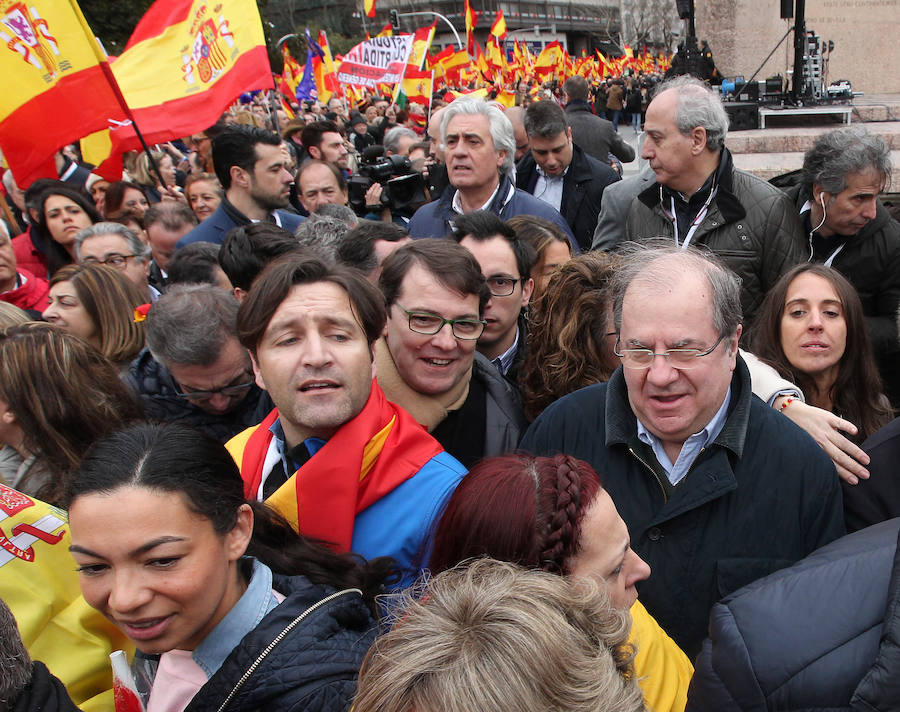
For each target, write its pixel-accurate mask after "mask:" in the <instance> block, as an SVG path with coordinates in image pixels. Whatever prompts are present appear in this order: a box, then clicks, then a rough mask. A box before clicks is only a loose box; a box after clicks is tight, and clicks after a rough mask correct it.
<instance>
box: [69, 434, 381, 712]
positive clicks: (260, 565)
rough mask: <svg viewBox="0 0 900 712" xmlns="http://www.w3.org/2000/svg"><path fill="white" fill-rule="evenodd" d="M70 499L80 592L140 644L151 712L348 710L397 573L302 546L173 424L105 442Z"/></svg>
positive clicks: (216, 452) (228, 468)
mask: <svg viewBox="0 0 900 712" xmlns="http://www.w3.org/2000/svg"><path fill="white" fill-rule="evenodd" d="M67 500H68V505H69V522H70V528H71V534H72V547H71V551H72V553H73V555H74V557H75V559H76V561H77V563H78V565H79V568H78V571H79V578H80V581H81V588H82V592H83V593H84V597H85V599H86V600H87V602H88V603H89V604H90V605H92V606H93V607H94V608H96V609H97V610H99V611H100V612H101V613H103V614H104V615H105V616H107V617H108V618H109V619H110V620H111V621H112V622H113V623H115V624H116V625H117V626H118V627H119V628H120V629H121V630H122V632H124V633H125V635H127V636H128V637H129V638H130V639H131V640H132V641H133V642H134V644H135V646H136V648H137V650H138V653H137V655H136V658H135V665H134V667H135V668H140V669H141V670H142V671H143V673H144V675H145V676H146V677H147V678H148V679H149V692H148V693H147V710H148V712H157V711H159V710H166V711H167V712H168V711H172V710H184V709H187V710H209V709H219V710H225V709H227V710H230V711H232V712H236V711H239V710H251V709H283V710H300V709H302V710H329V711H330V710H335V711H336V710H346V709H347V708H348V707H349V705H350V701H351V700H352V698H353V694H354V691H355V687H356V675H357V671H358V670H359V666H360V664H361V663H362V659H363V656H364V655H365V653H366V650H367V649H368V647H369V645H370V644H371V643H372V641H373V640H374V637H375V620H374V618H373V612H374V610H375V596H376V595H377V594H378V593H380V592H381V590H382V585H383V583H384V581H385V579H386V578H387V576H388V575H389V573H390V570H391V566H392V562H391V560H389V559H376V560H374V561H372V562H370V563H368V564H365V563H363V562H362V561H360V560H358V559H356V558H354V557H353V556H351V555H342V554H336V553H334V552H333V551H331V550H330V549H327V548H326V547H325V546H324V545H322V544H321V543H320V542H316V541H311V540H308V539H304V538H302V537H300V536H298V535H297V534H296V533H295V532H294V531H293V530H292V529H291V527H290V525H289V524H288V523H287V522H286V521H284V520H283V519H282V518H281V517H280V516H279V515H278V514H276V513H275V512H274V511H273V510H271V509H269V508H268V507H267V506H265V505H264V504H261V503H258V502H247V501H245V500H244V496H243V484H242V481H241V478H240V474H239V473H238V470H237V467H236V466H235V464H234V461H233V460H232V458H231V456H230V455H229V454H228V452H227V451H226V450H225V448H224V447H222V446H221V445H220V444H219V443H217V442H215V441H214V440H212V439H210V438H208V437H207V436H205V435H203V434H202V433H200V432H198V431H195V430H192V429H190V428H186V427H184V426H180V425H175V424H160V425H147V424H142V425H136V426H133V427H130V428H128V429H126V430H122V431H120V432H118V433H115V434H114V435H111V436H110V437H108V438H106V439H105V440H103V441H101V442H99V443H98V444H97V445H95V446H94V447H93V448H92V449H91V450H90V451H89V452H88V454H87V455H86V456H85V458H84V460H83V461H82V464H81V467H80V469H79V471H78V472H77V473H76V475H75V476H74V477H73V478H72V482H71V485H70V487H69V492H68V497H67Z"/></svg>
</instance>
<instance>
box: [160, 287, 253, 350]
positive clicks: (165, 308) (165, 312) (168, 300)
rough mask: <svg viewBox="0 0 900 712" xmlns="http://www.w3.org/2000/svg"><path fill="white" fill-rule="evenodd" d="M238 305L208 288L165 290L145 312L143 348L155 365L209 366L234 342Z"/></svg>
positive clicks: (225, 293) (230, 296) (221, 291)
mask: <svg viewBox="0 0 900 712" xmlns="http://www.w3.org/2000/svg"><path fill="white" fill-rule="evenodd" d="M238 306H239V304H238V301H237V299H235V297H234V295H233V294H232V293H231V292H228V291H226V290H224V289H222V288H220V287H214V286H213V285H211V284H176V285H173V286H171V287H169V289H168V290H166V293H165V294H163V295H162V296H161V297H160V298H159V299H158V300H157V301H156V302H155V303H154V304H153V306H152V307H151V308H150V311H149V312H147V321H146V322H145V327H146V328H145V333H146V338H147V347H148V348H149V349H150V353H151V354H152V355H153V358H155V359H156V360H157V361H158V362H159V363H161V364H162V365H163V366H165V367H166V368H168V367H169V364H173V363H174V364H179V365H184V366H209V365H211V364H213V363H215V362H216V360H217V359H218V358H219V356H220V354H221V352H222V348H223V347H224V346H225V344H226V343H227V342H228V340H229V339H234V340H235V341H237V311H238Z"/></svg>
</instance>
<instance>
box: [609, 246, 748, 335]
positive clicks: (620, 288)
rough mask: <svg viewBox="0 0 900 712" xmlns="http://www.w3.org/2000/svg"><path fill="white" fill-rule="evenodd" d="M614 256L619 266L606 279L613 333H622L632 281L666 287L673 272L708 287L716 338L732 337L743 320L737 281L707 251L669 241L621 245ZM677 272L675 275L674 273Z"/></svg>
mask: <svg viewBox="0 0 900 712" xmlns="http://www.w3.org/2000/svg"><path fill="white" fill-rule="evenodd" d="M616 254H617V255H619V256H621V258H622V260H621V263H620V266H619V267H618V268H617V269H616V270H615V272H614V273H613V276H612V279H611V280H610V291H611V293H612V299H613V318H614V320H615V327H616V332H620V331H621V330H622V303H623V302H624V300H625V292H627V291H628V287H630V286H631V284H632V282H635V281H637V282H640V283H643V284H650V285H659V286H660V287H662V286H664V285H669V284H671V283H672V275H673V274H676V273H680V274H685V273H691V272H692V273H694V274H695V275H696V276H699V277H703V278H705V279H706V280H707V282H708V283H709V285H710V287H711V288H712V302H713V327H714V328H715V330H716V333H717V334H718V335H719V336H723V337H728V336H732V335H733V334H734V333H735V331H737V328H738V326H739V325H740V324H741V322H742V320H743V314H742V312H741V280H740V278H739V277H738V276H737V275H736V274H735V273H734V272H732V271H731V270H730V269H729V268H728V267H727V266H726V265H725V263H724V262H722V260H721V259H720V258H719V257H718V256H716V255H715V254H713V253H712V252H709V251H705V250H704V251H701V250H700V249H697V248H694V247H691V248H688V249H683V248H680V247H675V246H674V245H672V244H671V242H670V241H668V240H667V241H665V242H663V241H662V240H651V241H650V242H648V243H635V242H629V243H625V244H624V245H623V246H622V247H621V248H620V249H619V250H617V251H616ZM676 270H677V272H676Z"/></svg>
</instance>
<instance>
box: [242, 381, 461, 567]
mask: <svg viewBox="0 0 900 712" xmlns="http://www.w3.org/2000/svg"><path fill="white" fill-rule="evenodd" d="M277 418H278V409H277V408H276V409H275V410H273V411H272V412H271V413H269V415H267V416H266V418H265V420H263V422H262V423H260V424H259V426H257V428H256V430H255V431H254V432H253V434H252V435H251V436H250V438H249V439H248V440H247V445H246V447H245V448H244V452H243V455H242V457H241V476H242V477H243V479H244V495H245V496H246V497H247V498H248V499H252V498H255V497H256V494H257V492H258V491H259V486H260V483H261V482H262V474H263V473H262V468H263V464H264V462H265V459H266V453H267V452H268V450H269V443H270V442H271V441H272V437H273V436H272V432H271V431H270V430H269V428H270V427H271V425H272V424H273V423H274V422H275V420H276V419H277ZM442 451H443V447H441V444H440V443H439V442H438V441H437V440H435V439H434V438H433V437H431V436H430V435H429V434H428V433H427V432H426V431H425V429H424V428H423V427H422V426H421V425H419V424H418V423H417V422H416V421H415V420H414V419H413V418H412V416H411V415H409V414H408V413H407V412H406V411H405V410H403V409H402V408H401V407H400V406H398V405H395V404H394V403H391V402H390V401H388V400H387V399H386V398H385V396H384V392H383V391H382V390H381V387H380V386H379V385H378V382H377V381H375V380H374V379H373V381H372V391H371V393H370V394H369V399H368V400H367V401H366V405H365V406H364V407H363V409H362V410H361V411H360V413H359V414H358V415H357V416H356V417H355V418H353V419H352V420H350V421H348V422H347V423H344V425H343V426H342V427H341V429H340V430H338V431H337V433H335V434H334V435H333V436H332V437H331V438H330V439H329V440H328V442H327V443H325V445H323V446H322V448H321V449H320V450H319V451H318V452H317V453H316V454H315V455H314V456H313V457H311V458H310V459H309V460H308V461H307V462H306V464H304V465H303V467H301V468H300V469H299V470H298V471H297V472H295V473H294V474H293V475H292V476H291V477H290V479H289V480H288V481H287V482H285V483H284V484H283V485H282V486H281V487H280V488H279V489H278V491H276V492H275V493H274V494H273V495H272V496H271V497H269V499H268V500H266V502H267V503H268V504H270V505H271V506H273V507H274V508H275V509H276V510H278V511H279V512H281V514H282V515H284V516H285V517H286V518H287V519H288V520H289V521H291V522H292V523H293V524H294V526H295V527H296V528H297V531H298V532H299V533H300V534H303V535H305V536H310V537H315V538H318V539H324V540H326V541H330V542H333V543H334V545H335V548H336V549H338V550H339V551H350V548H351V543H352V540H353V522H354V520H355V518H356V515H357V514H358V513H359V512H362V511H363V510H364V509H366V508H367V507H369V506H370V505H372V504H373V503H375V502H377V501H378V500H379V499H381V498H382V497H384V496H385V495H386V494H388V493H389V492H391V491H392V490H394V489H395V488H396V487H398V486H399V485H401V484H403V483H404V482H406V480H408V479H409V478H410V477H412V476H413V475H415V474H416V473H417V472H418V471H419V470H420V469H421V468H422V466H423V465H424V464H425V463H426V462H428V461H429V460H430V459H431V458H433V457H434V456H435V455H437V454H438V453H440V452H442ZM294 507H296V509H295V508H294Z"/></svg>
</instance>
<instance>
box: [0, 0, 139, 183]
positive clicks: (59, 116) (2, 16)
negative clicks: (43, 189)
mask: <svg viewBox="0 0 900 712" xmlns="http://www.w3.org/2000/svg"><path fill="white" fill-rule="evenodd" d="M0 38H2V39H3V42H4V43H5V48H4V49H0V68H2V69H3V72H4V75H5V76H6V77H9V79H10V81H7V82H6V83H5V84H4V87H3V91H2V93H0V148H2V150H3V154H4V156H5V157H6V161H7V164H8V165H9V166H10V168H12V170H13V172H14V173H15V176H16V180H17V181H18V183H19V185H22V186H27V185H29V184H30V183H32V182H33V181H34V180H36V179H37V178H41V177H46V178H56V177H57V174H56V169H55V167H54V164H53V154H54V153H55V152H56V151H57V150H58V149H59V148H60V147H61V146H64V145H65V144H67V143H71V142H72V141H76V140H78V139H79V138H81V137H82V136H84V135H85V134H87V133H90V132H92V131H98V130H100V129H102V128H105V127H106V126H107V125H108V123H107V120H108V119H109V118H115V119H124V118H125V116H124V110H123V109H122V108H121V105H120V103H119V101H118V99H117V97H116V94H115V92H114V90H113V88H112V85H111V84H110V82H109V81H108V79H107V76H106V72H107V71H108V70H109V67H108V65H107V64H106V58H105V56H104V54H103V50H101V49H100V47H99V45H98V44H97V41H96V40H95V39H94V34H93V32H91V28H90V27H88V25H87V22H85V19H84V16H83V15H82V14H81V10H80V9H79V7H78V5H77V4H76V3H75V2H72V1H70V0H29V1H28V2H27V3H26V2H22V1H21V0H0Z"/></svg>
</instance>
